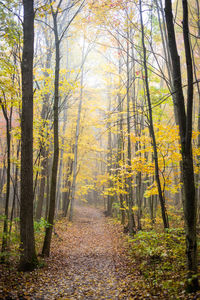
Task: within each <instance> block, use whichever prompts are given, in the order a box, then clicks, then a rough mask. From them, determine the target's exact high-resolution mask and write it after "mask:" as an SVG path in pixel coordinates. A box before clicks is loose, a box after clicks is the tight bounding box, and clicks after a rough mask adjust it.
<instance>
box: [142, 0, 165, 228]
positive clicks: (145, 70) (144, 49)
mask: <svg viewBox="0 0 200 300" xmlns="http://www.w3.org/2000/svg"><path fill="white" fill-rule="evenodd" d="M139 3H140V22H141V32H142V48H143V65H144V73H145V89H146V96H147V102H148V110H149V133H150V136H151V139H152V146H153V152H154V164H155V178H156V183H157V189H158V195H159V200H160V206H161V213H162V219H163V225H164V228H169V222H168V216H167V212H166V206H165V198H164V194H163V191H162V188H161V182H160V175H159V165H158V151H157V144H156V137H155V132H154V124H153V115H152V107H151V96H150V90H149V81H148V80H149V79H148V68H147V57H146V46H145V41H144V25H143V16H142V3H141V0H140V2H139Z"/></svg>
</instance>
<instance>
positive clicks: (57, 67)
mask: <svg viewBox="0 0 200 300" xmlns="http://www.w3.org/2000/svg"><path fill="white" fill-rule="evenodd" d="M57 14H58V11H56V12H53V11H52V17H53V24H54V37H55V47H56V57H55V60H56V61H55V82H54V106H53V112H54V119H53V128H54V155H53V165H52V173H51V189H50V204H49V214H48V219H47V221H48V224H49V226H48V227H47V228H46V231H45V238H44V244H43V249H42V254H43V255H44V256H49V254H50V245H51V237H52V231H53V222H54V215H55V203H56V182H57V172H58V158H59V140H58V105H59V76H60V42H59V37H58V28H57Z"/></svg>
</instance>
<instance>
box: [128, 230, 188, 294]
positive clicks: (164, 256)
mask: <svg viewBox="0 0 200 300" xmlns="http://www.w3.org/2000/svg"><path fill="white" fill-rule="evenodd" d="M128 242H129V244H130V254H131V257H132V258H134V260H135V261H136V262H137V264H138V265H139V270H140V273H141V275H142V276H143V277H144V279H145V281H146V283H147V284H148V286H149V287H150V288H151V290H152V291H154V292H155V293H156V292H158V290H166V291H167V293H168V294H172V295H173V294H177V293H178V292H179V291H182V290H183V289H184V283H185V278H186V271H185V235H184V230H183V228H174V229H168V230H167V231H165V232H157V231H155V230H152V231H148V232H147V231H139V232H138V233H137V234H136V235H135V236H134V237H133V238H130V237H129V238H128Z"/></svg>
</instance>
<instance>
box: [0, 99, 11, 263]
mask: <svg viewBox="0 0 200 300" xmlns="http://www.w3.org/2000/svg"><path fill="white" fill-rule="evenodd" d="M0 103H1V107H2V111H3V115H4V118H5V121H6V143H7V175H6V177H7V179H6V203H5V212H4V217H5V219H4V225H3V238H2V248H1V252H2V254H3V256H2V258H1V261H2V262H4V261H5V256H4V252H5V251H6V249H7V246H8V208H9V197H10V141H11V135H10V130H11V115H10V117H9V116H8V112H7V109H6V107H5V106H4V104H3V103H2V100H1V99H0ZM10 114H12V113H11V112H10Z"/></svg>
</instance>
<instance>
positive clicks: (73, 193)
mask: <svg viewBox="0 0 200 300" xmlns="http://www.w3.org/2000/svg"><path fill="white" fill-rule="evenodd" d="M84 56H85V40H84V42H83V50H82V69H81V90H80V100H79V106H78V116H77V121H76V135H75V145H74V161H73V179H72V192H71V206H70V213H69V220H70V221H72V220H73V215H74V204H75V192H76V176H77V164H78V139H79V130H80V120H81V110H82V102H83V75H84V59H85V57H84Z"/></svg>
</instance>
